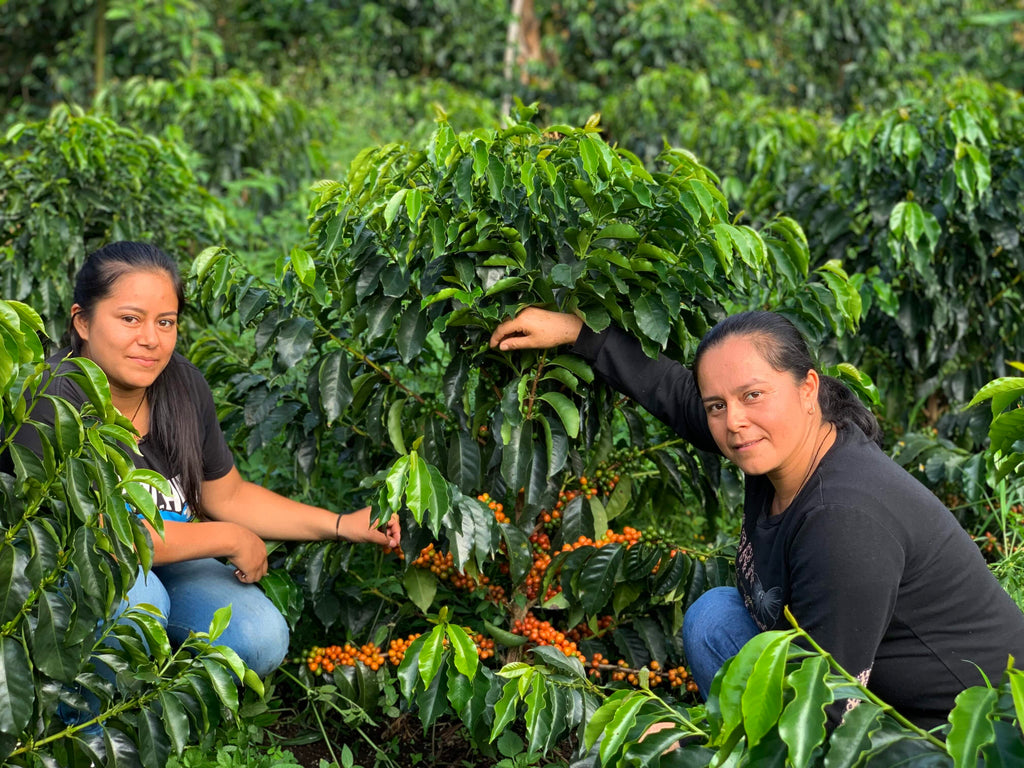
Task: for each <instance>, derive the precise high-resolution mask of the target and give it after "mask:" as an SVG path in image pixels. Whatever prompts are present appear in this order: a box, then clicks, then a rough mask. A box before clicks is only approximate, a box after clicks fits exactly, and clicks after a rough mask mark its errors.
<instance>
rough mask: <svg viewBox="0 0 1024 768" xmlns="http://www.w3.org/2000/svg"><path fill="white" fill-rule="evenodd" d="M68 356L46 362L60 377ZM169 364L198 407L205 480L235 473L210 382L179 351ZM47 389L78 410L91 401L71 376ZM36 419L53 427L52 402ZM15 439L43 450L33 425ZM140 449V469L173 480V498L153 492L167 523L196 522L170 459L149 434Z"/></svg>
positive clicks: (40, 406)
mask: <svg viewBox="0 0 1024 768" xmlns="http://www.w3.org/2000/svg"><path fill="white" fill-rule="evenodd" d="M65 357H67V350H63V351H62V352H59V353H58V354H56V355H54V356H53V357H51V358H49V359H48V360H47V361H46V362H47V364H48V365H49V366H50V367H51V368H56V372H57V373H58V374H59V373H61V372H63V371H66V370H69V369H70V368H72V367H73V363H68V362H63V363H62V362H61V361H62V360H64V358H65ZM167 365H168V367H170V366H176V367H177V368H178V370H180V371H181V372H182V373H183V374H184V375H183V378H184V380H185V382H186V384H185V386H186V390H187V391H186V392H185V393H182V394H183V395H185V396H186V397H188V398H189V399H190V400H191V401H192V402H193V403H194V404H195V406H196V412H197V417H198V419H199V436H200V445H201V446H202V452H203V479H204V480H217V479H218V478H221V477H223V476H224V475H226V474H227V473H228V472H229V471H230V470H231V468H232V467H233V466H234V459H233V457H232V455H231V449H230V448H228V444H227V441H226V440H225V438H224V433H223V431H222V430H221V428H220V423H219V422H218V420H217V411H216V408H215V406H214V403H213V394H212V393H211V392H210V385H209V384H207V383H206V379H205V378H204V377H203V374H202V373H200V371H199V369H198V368H196V367H195V366H194V365H193V364H192V363H190V362H189V361H188V360H187V359H186V358H185V357H184V356H183V355H181V354H179V353H177V352H175V353H174V354H173V355H172V356H171V360H170V362H169V363H168V364H167ZM76 370H77V369H76ZM44 386H45V391H46V393H47V394H50V395H55V396H57V397H61V398H63V399H65V400H67V401H68V402H69V403H71V405H73V406H74V407H75V408H81V407H82V405H84V404H85V403H86V402H87V400H88V398H87V397H86V395H85V393H84V392H83V391H82V388H81V387H79V386H78V384H76V383H75V382H74V380H73V379H71V378H69V377H67V376H59V375H58V376H54V377H53V378H52V379H50V380H49V381H47V382H44ZM32 419H33V421H38V422H42V423H45V424H50V425H52V424H53V419H54V417H53V406H52V405H51V403H50V402H49V401H48V400H46V399H40V400H39V401H38V402H37V403H36V406H35V408H34V409H33V411H32ZM14 439H15V442H16V443H19V444H21V445H24V446H25V447H27V448H30V449H32V450H33V451H35V452H36V453H40V452H41V450H42V448H41V445H40V441H39V435H38V433H37V432H36V430H35V429H34V428H31V427H30V426H29V425H25V426H23V427H22V428H21V429H20V430H19V431H18V434H17V435H16V436H15V438H14ZM139 450H140V451H141V452H142V453H141V455H140V454H137V453H135V452H134V451H130V452H129V455H130V456H131V457H132V460H133V462H134V463H135V466H136V467H139V468H141V469H152V470H155V471H157V472H159V473H160V474H161V475H163V476H164V477H166V478H167V479H168V480H170V481H171V488H172V491H173V493H172V494H171V496H170V497H166V496H164V494H162V493H160V492H159V491H158V490H156V489H155V488H152V489H151V492H152V494H153V500H154V501H155V502H156V505H157V509H159V510H160V514H161V516H162V517H163V518H164V519H165V520H177V521H181V520H190V519H192V518H193V517H194V514H193V510H191V509H188V508H187V505H186V504H185V500H184V497H183V495H182V493H181V488H180V486H179V484H178V482H177V478H176V474H177V473H174V472H173V470H172V468H171V467H170V466H169V465H168V461H167V457H166V456H165V455H164V454H163V452H162V451H161V450H160V449H159V447H158V446H157V445H156V444H155V443H154V442H153V441H152V440H150V439H149V437H148V435H144V436H143V437H142V438H141V440H140V441H139Z"/></svg>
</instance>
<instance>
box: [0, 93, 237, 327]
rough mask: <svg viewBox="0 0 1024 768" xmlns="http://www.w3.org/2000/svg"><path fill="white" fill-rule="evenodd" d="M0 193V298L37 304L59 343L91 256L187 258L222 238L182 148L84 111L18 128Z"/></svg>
mask: <svg viewBox="0 0 1024 768" xmlns="http://www.w3.org/2000/svg"><path fill="white" fill-rule="evenodd" d="M0 187H2V188H3V190H4V192H3V198H4V215H3V217H2V219H0V295H2V296H3V297H4V298H7V299H15V300H18V301H26V302H27V301H30V302H31V304H32V306H33V308H34V309H35V310H36V311H37V312H39V314H40V315H41V316H42V317H43V318H44V324H45V328H46V333H47V335H48V336H49V338H50V339H52V340H53V341H54V342H55V343H59V342H60V339H61V335H62V334H63V333H64V330H65V329H66V327H67V323H68V317H69V313H70V310H71V304H72V299H71V290H72V286H73V285H74V276H75V274H76V273H77V271H78V268H79V267H80V266H81V265H82V262H83V261H84V260H85V255H86V254H87V253H90V252H92V251H93V250H95V249H97V248H99V247H100V246H101V245H104V244H105V243H108V242H110V241H112V240H126V239H127V240H147V239H153V240H155V241H158V242H160V243H161V244H162V246H163V247H164V248H167V249H168V250H169V251H173V252H175V253H177V254H179V255H180V256H181V257H184V258H187V257H188V255H189V254H191V253H194V252H196V250H197V249H198V248H197V246H203V245H206V244H208V243H210V242H214V241H218V240H220V239H221V238H222V237H223V233H224V209H223V207H222V206H221V205H220V204H219V203H218V202H217V201H216V200H214V199H213V198H212V197H211V196H210V195H209V193H208V192H206V190H204V189H203V188H202V187H200V186H199V184H198V182H197V181H196V178H195V175H194V173H193V171H192V169H191V168H190V167H189V164H188V162H187V160H186V158H185V155H184V152H183V150H182V147H181V146H179V145H177V144H174V143H172V142H170V141H167V140H163V139H157V138H155V137H153V136H148V135H145V134H139V133H135V132H133V131H131V130H129V129H127V128H124V127H121V126H119V125H117V124H116V123H115V122H114V121H113V120H111V119H110V118H106V117H102V116H96V115H87V114H84V113H83V112H82V111H81V110H78V109H73V108H68V107H58V108H56V109H54V111H53V112H52V114H51V115H50V117H49V119H47V120H43V121H39V122H27V123H16V124H15V125H13V126H11V128H10V129H9V130H8V131H7V133H6V135H5V136H4V138H3V140H2V141H0Z"/></svg>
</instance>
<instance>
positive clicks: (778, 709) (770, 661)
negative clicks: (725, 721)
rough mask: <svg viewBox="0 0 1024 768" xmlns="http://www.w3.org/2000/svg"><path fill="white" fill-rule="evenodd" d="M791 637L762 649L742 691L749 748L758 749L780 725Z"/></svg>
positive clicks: (783, 637) (766, 645)
mask: <svg viewBox="0 0 1024 768" xmlns="http://www.w3.org/2000/svg"><path fill="white" fill-rule="evenodd" d="M789 642H790V636H789V635H786V634H779V635H777V636H775V637H774V638H772V640H771V642H769V643H766V644H765V645H764V646H763V647H762V648H761V653H760V656H759V658H758V659H757V660H756V661H755V662H754V665H753V667H752V668H751V670H750V677H749V678H748V680H747V685H746V689H745V690H744V691H743V695H742V697H741V702H742V706H743V726H744V729H745V730H746V733H747V745H748V746H749V747H753V746H755V745H756V744H757V743H758V742H759V741H760V740H761V739H762V738H764V736H765V734H767V733H768V731H770V730H771V729H772V728H773V727H774V726H775V725H776V723H777V722H778V719H779V715H780V714H781V713H782V701H783V690H782V687H783V681H784V679H785V674H786V657H787V654H788V652H789Z"/></svg>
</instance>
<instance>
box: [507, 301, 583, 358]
mask: <svg viewBox="0 0 1024 768" xmlns="http://www.w3.org/2000/svg"><path fill="white" fill-rule="evenodd" d="M582 328H583V321H582V320H580V318H578V317H576V315H570V314H567V313H565V312H551V311H549V310H546V309H540V308H538V307H527V308H526V309H524V310H523V311H522V312H520V313H519V315H518V316H516V317H515V318H514V319H512V320H506V321H505V322H504V323H502V324H501V325H499V326H498V327H497V328H495V329H494V333H492V334H491V346H492V347H497V348H498V349H500V350H501V351H502V352H508V351H510V350H513V349H547V348H549V347H557V346H558V345H559V344H573V343H575V341H576V339H577V338H579V335H580V330H581V329H582Z"/></svg>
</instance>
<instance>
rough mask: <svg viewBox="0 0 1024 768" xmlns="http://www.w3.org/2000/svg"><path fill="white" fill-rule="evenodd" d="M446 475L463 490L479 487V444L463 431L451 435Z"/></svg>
mask: <svg viewBox="0 0 1024 768" xmlns="http://www.w3.org/2000/svg"><path fill="white" fill-rule="evenodd" d="M448 477H449V478H450V479H451V481H452V482H453V483H454V484H455V485H456V486H458V487H459V488H461V489H463V490H464V491H467V492H469V491H473V490H476V489H477V488H479V487H480V444H479V443H478V442H477V441H476V440H475V439H474V438H473V436H472V435H469V434H467V433H465V432H457V433H455V434H453V435H452V438H451V443H450V444H449V448H448Z"/></svg>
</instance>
